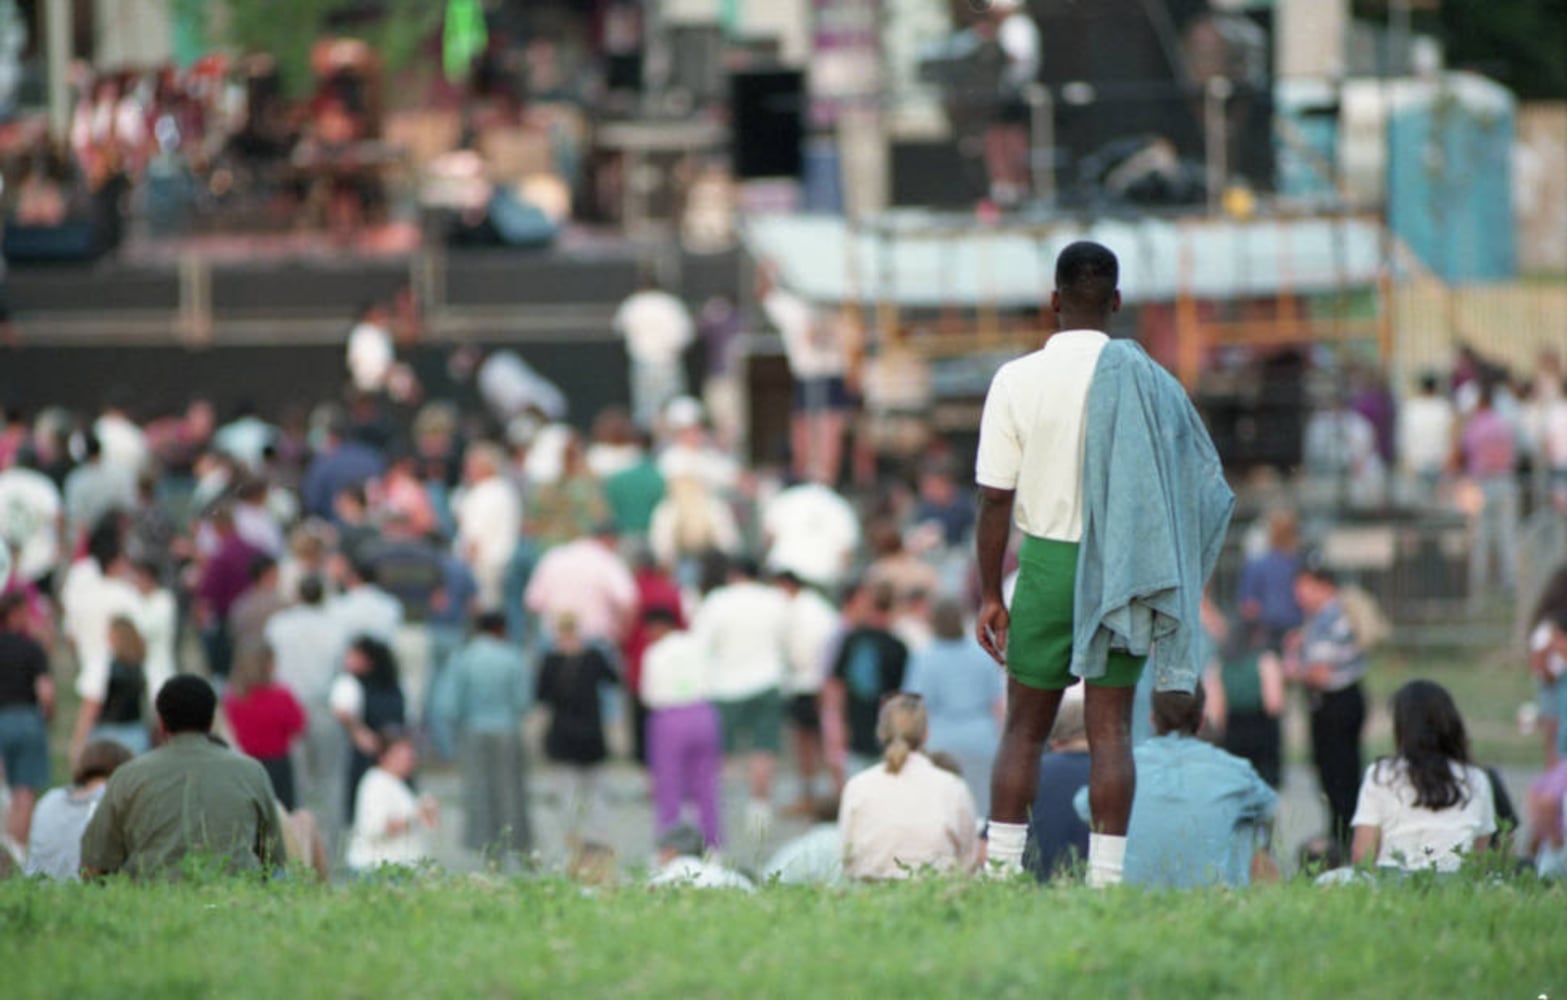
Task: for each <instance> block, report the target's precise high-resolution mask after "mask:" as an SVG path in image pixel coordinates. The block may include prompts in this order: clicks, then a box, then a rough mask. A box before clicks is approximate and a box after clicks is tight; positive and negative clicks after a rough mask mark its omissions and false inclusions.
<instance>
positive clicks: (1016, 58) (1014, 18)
mask: <svg viewBox="0 0 1567 1000" xmlns="http://www.w3.org/2000/svg"><path fill="white" fill-rule="evenodd" d="M1026 6H1027V5H1026V4H1025V3H1024V2H1023V0H991V3H990V6H989V13H988V16H987V17H986V18H985V19H984V20H983V21H982V22H981V24H980V31H981V32H982V33H983V34H985V35H988V36H990V37H993V38H994V39H995V42H996V44H997V45H998V46H999V47H1000V49H1001V54H1002V56H1003V57H1004V58H1005V60H1006V63H1005V65H1004V66H1003V67H1002V71H1001V81H1000V84H1001V87H1000V91H1001V93H1000V101H999V105H998V106H997V109H996V113H995V117H994V118H993V119H992V120H991V122H990V124H989V126H988V127H987V128H986V130H985V166H986V168H987V169H988V171H989V173H990V197H991V199H992V200H993V201H995V202H996V203H997V204H998V205H1002V206H1011V205H1015V204H1016V203H1017V202H1018V201H1019V200H1020V199H1021V198H1022V197H1023V195H1024V194H1025V193H1026V192H1027V190H1028V126H1029V117H1030V109H1029V106H1028V103H1027V100H1026V88H1027V87H1028V86H1029V85H1030V84H1032V83H1036V82H1037V81H1038V79H1039V64H1040V48H1041V44H1040V37H1039V26H1038V25H1037V24H1035V23H1034V19H1033V17H1032V16H1031V15H1030V14H1029V13H1028V10H1027V9H1026Z"/></svg>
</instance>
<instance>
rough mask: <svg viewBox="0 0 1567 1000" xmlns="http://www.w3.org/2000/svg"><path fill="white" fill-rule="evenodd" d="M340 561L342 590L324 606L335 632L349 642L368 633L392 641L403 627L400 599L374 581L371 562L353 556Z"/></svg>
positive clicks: (389, 644) (392, 643)
mask: <svg viewBox="0 0 1567 1000" xmlns="http://www.w3.org/2000/svg"><path fill="white" fill-rule="evenodd" d="M343 565H344V567H345V569H344V580H343V592H342V593H341V594H339V595H338V596H337V597H335V598H333V599H332V603H331V604H329V605H328V606H327V610H328V611H329V612H330V613H331V615H332V619H333V621H335V622H336V623H337V628H338V632H339V633H340V634H341V635H343V636H344V637H345V638H346V639H347V640H348V641H349V642H352V641H353V640H355V639H358V638H361V637H364V636H368V637H370V638H371V639H375V640H377V641H379V642H384V643H386V644H387V645H388V646H393V645H395V644H396V643H397V633H398V630H400V629H401V628H402V627H403V602H402V601H399V600H398V599H397V598H395V597H393V596H392V595H391V594H389V593H387V592H386V591H384V590H382V589H381V588H380V587H379V586H377V585H376V582H375V570H374V569H372V568H371V567H370V566H366V565H363V564H361V563H359V562H357V561H355V560H352V559H345V560H343Z"/></svg>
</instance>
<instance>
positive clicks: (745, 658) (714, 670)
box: [691, 558, 789, 833]
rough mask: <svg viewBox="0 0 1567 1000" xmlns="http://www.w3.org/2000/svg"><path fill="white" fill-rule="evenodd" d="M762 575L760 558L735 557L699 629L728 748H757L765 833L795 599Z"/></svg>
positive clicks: (758, 823) (758, 801)
mask: <svg viewBox="0 0 1567 1000" xmlns="http://www.w3.org/2000/svg"><path fill="white" fill-rule="evenodd" d="M756 577H757V567H756V563H755V562H754V561H752V560H749V559H744V558H742V559H736V560H734V561H733V562H732V563H731V565H730V573H729V583H728V584H726V585H724V586H722V587H719V588H718V589H716V590H714V591H713V592H712V593H710V594H708V595H707V598H706V599H705V600H704V601H703V602H702V606H701V607H700V608H698V609H697V612H696V616H695V618H694V619H693V620H692V622H691V632H692V634H693V635H694V636H695V637H696V641H697V643H698V646H699V647H700V649H701V653H702V656H703V657H705V658H706V662H707V666H708V670H709V674H708V677H709V681H708V694H709V696H710V697H711V698H712V699H713V701H714V703H715V704H716V705H717V706H718V711H719V715H720V716H721V717H722V719H723V723H724V750H725V751H726V752H728V753H731V754H732V753H736V752H738V751H739V750H740V748H741V747H745V748H746V749H748V750H749V751H750V757H749V763H748V768H749V771H750V779H751V805H750V810H749V813H748V817H747V821H748V825H749V826H750V827H751V828H752V830H753V832H757V833H759V832H762V831H764V830H765V829H766V828H767V827H768V825H769V824H770V823H771V821H772V792H773V774H774V771H775V770H776V769H777V764H778V753H779V751H780V750H782V749H783V682H784V676H785V674H786V669H787V668H786V662H787V649H788V629H789V600H788V598H787V597H785V596H784V594H783V592H782V591H780V590H778V588H776V587H769V586H768V585H767V584H765V583H762V582H760V581H759V580H757V578H756Z"/></svg>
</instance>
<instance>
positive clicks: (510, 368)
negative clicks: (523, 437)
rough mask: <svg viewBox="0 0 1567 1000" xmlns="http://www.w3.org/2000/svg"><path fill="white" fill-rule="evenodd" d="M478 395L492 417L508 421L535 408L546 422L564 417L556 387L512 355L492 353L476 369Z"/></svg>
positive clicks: (562, 397)
mask: <svg viewBox="0 0 1567 1000" xmlns="http://www.w3.org/2000/svg"><path fill="white" fill-rule="evenodd" d="M477 383H478V386H479V395H480V396H481V397H482V398H483V399H484V402H485V404H486V405H488V406H489V407H490V409H491V411H493V412H494V413H495V414H496V416H498V417H500V419H502V420H510V419H511V418H512V417H515V416H517V415H519V414H521V413H522V412H523V411H524V410H526V409H528V408H529V407H536V408H537V409H538V410H539V411H540V412H541V413H543V414H544V416H545V417H547V418H548V419H550V420H560V419H561V418H562V417H564V416H565V415H566V397H565V394H563V393H562V392H561V391H560V387H559V386H557V385H556V384H555V383H554V382H551V381H550V380H549V379H547V378H545V377H544V376H543V375H540V374H539V373H538V372H536V371H534V370H533V368H532V367H531V366H530V365H529V364H528V363H527V362H526V361H524V360H522V358H521V357H519V356H518V355H517V353H516V352H515V351H496V352H495V353H493V354H491V355H490V356H489V357H487V358H485V359H484V362H483V363H482V364H480V365H479V372H478V376H477Z"/></svg>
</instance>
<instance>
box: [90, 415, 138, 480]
mask: <svg viewBox="0 0 1567 1000" xmlns="http://www.w3.org/2000/svg"><path fill="white" fill-rule="evenodd" d="M93 433H94V434H95V435H97V437H98V441H99V443H100V444H102V445H103V462H104V464H105V465H110V466H113V467H115V468H116V469H119V470H120V471H121V472H122V473H123V474H124V475H126V476H128V477H129V478H130V480H131V482H132V483H134V482H135V481H136V478H137V477H138V476H140V475H141V474H142V473H143V472H144V471H146V469H147V459H148V457H149V455H150V452H149V451H148V450H147V435H146V434H144V433H142V429H141V428H140V427H138V426H136V424H135V422H134V421H132V420H131V419H130V417H128V416H126V414H125V409H124V407H123V406H122V405H120V403H119V402H118V401H115V402H113V403H111V404H110V405H109V406H107V407H105V409H104V411H103V415H102V416H100V417H99V418H98V419H97V421H96V422H95V423H94V424H93Z"/></svg>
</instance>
